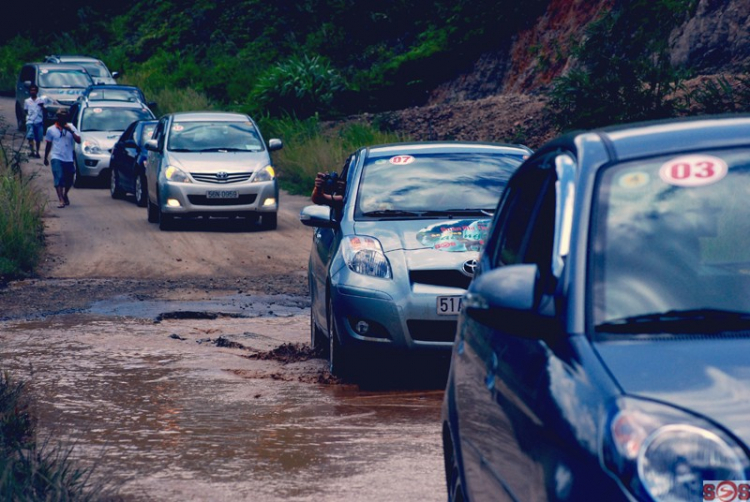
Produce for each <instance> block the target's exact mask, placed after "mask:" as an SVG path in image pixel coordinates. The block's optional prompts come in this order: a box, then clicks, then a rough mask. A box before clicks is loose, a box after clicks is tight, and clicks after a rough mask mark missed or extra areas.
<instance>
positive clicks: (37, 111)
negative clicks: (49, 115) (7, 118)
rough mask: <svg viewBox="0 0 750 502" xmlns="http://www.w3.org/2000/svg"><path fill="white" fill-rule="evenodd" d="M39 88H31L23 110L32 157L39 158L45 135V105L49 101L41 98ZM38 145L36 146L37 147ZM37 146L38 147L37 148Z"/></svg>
mask: <svg viewBox="0 0 750 502" xmlns="http://www.w3.org/2000/svg"><path fill="white" fill-rule="evenodd" d="M38 94H39V87H37V86H35V85H33V84H32V85H31V86H30V87H29V97H28V98H26V100H25V101H24V102H23V110H24V112H25V113H26V139H28V140H29V150H30V151H31V153H30V154H29V156H30V157H35V158H37V159H38V158H40V157H39V146H40V145H41V143H42V136H43V135H44V105H46V104H47V99H46V98H44V97H39V96H38ZM35 144H36V145H35ZM35 146H36V147H35Z"/></svg>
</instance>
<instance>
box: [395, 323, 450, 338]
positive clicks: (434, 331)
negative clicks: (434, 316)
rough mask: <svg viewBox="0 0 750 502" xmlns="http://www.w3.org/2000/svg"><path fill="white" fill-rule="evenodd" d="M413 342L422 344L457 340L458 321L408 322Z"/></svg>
mask: <svg viewBox="0 0 750 502" xmlns="http://www.w3.org/2000/svg"><path fill="white" fill-rule="evenodd" d="M406 326H407V327H408V328H409V335H411V339H412V340H416V341H420V342H452V341H453V340H454V339H455V338H456V327H457V326H458V322H457V321H414V320H412V321H406Z"/></svg>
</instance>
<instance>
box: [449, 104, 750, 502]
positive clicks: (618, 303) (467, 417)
mask: <svg viewBox="0 0 750 502" xmlns="http://www.w3.org/2000/svg"><path fill="white" fill-rule="evenodd" d="M748 191H750V117H748V116H745V117H741V116H732V117H711V118H701V119H697V120H673V121H666V122H652V123H643V124H633V125H627V126H621V127H616V128H607V129H602V130H594V131H589V132H579V133H572V134H570V135H566V136H562V137H560V138H558V139H555V140H553V141H552V142H550V143H548V144H546V145H545V146H543V147H542V148H540V149H539V150H537V151H536V152H535V153H534V155H533V156H532V157H531V158H530V159H529V160H527V161H526V162H525V163H524V164H523V165H522V166H521V167H520V168H519V170H518V171H517V172H516V173H515V174H514V175H513V177H512V178H511V180H510V182H509V183H508V187H507V189H506V191H505V192H504V195H503V197H502V200H501V201H500V204H499V206H498V211H497V213H496V215H495V217H494V220H493V223H492V229H491V230H490V234H489V237H488V239H487V243H486V246H485V248H484V251H483V253H482V255H481V258H480V261H479V266H478V267H477V275H476V276H475V278H474V281H473V282H472V284H471V286H470V288H469V290H468V292H467V293H466V295H465V297H464V299H463V306H462V310H461V313H460V317H459V323H458V332H457V337H456V341H455V344H454V348H453V355H452V362H451V370H450V375H449V380H448V384H447V389H446V393H445V400H444V406H443V414H442V417H443V445H444V451H445V467H446V471H445V474H446V480H447V486H448V493H449V500H464V501H467V500H469V501H472V502H479V501H484V500H492V501H496V500H608V501H614V500H644V501H645V500H648V501H651V500H655V501H660V500H669V501H681V500H685V501H687V500H713V498H703V497H704V496H705V495H706V494H707V493H708V494H709V495H710V494H711V493H714V495H715V496H716V500H718V499H719V497H718V495H717V494H718V488H719V487H718V483H720V482H721V481H723V480H730V483H731V482H732V481H731V480H739V482H743V483H746V485H745V488H744V490H747V489H748V488H750V486H749V485H747V482H746V481H742V480H747V479H749V476H750V457H748V452H750V428H748V427H747V424H748V416H750V409H749V408H748V402H750V391H749V390H748V389H750V360H749V359H748V357H747V354H748V353H750V338H748V333H750V294H748V293H750V206H748V204H745V202H744V201H745V198H746V194H747V193H748ZM739 482H737V485H736V487H737V488H739V486H740V484H739ZM729 488H730V486H729V485H725V486H724V487H723V489H729ZM746 493H748V492H747V491H746ZM722 500H730V499H729V498H726V499H722Z"/></svg>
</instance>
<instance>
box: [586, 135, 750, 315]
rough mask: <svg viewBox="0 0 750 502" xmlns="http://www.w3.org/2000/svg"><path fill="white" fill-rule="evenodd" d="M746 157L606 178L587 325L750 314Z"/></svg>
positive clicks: (616, 170)
mask: <svg viewBox="0 0 750 502" xmlns="http://www.w3.org/2000/svg"><path fill="white" fill-rule="evenodd" d="M748 187H750V150H746V149H738V150H725V151H712V152H710V153H694V154H691V155H679V156H663V157H656V158H652V159H646V160H639V161H636V162H628V163H620V164H617V165H614V166H612V167H610V168H608V169H606V170H605V171H604V172H603V173H602V175H601V177H600V180H599V184H598V190H597V192H596V193H597V197H596V200H595V208H594V211H593V214H594V215H595V224H594V229H593V238H592V245H591V246H592V247H591V249H590V259H591V260H593V262H592V268H593V271H594V273H593V276H594V283H593V289H594V295H593V297H594V302H595V304H594V309H593V316H594V323H595V325H602V324H604V323H610V322H612V321H617V320H622V319H625V318H629V317H637V316H643V315H648V314H654V313H662V312H670V311H673V312H674V311H686V310H692V309H716V310H729V311H738V312H750V294H749V293H750V205H749V204H747V198H748Z"/></svg>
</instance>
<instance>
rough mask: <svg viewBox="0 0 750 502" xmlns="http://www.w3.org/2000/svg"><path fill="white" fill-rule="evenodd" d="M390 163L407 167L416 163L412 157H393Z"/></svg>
mask: <svg viewBox="0 0 750 502" xmlns="http://www.w3.org/2000/svg"><path fill="white" fill-rule="evenodd" d="M389 162H390V163H391V164H394V165H397V166H405V165H406V164H411V163H412V162H414V157H412V156H411V155H396V156H395V157H391V158H390V160H389Z"/></svg>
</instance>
